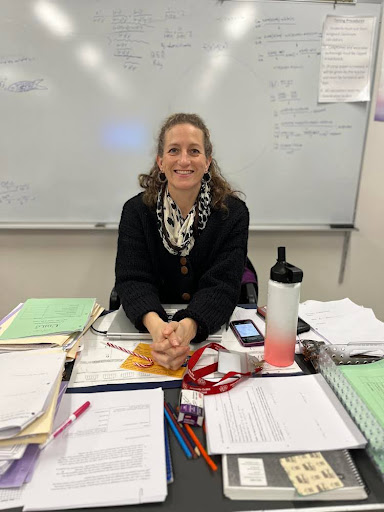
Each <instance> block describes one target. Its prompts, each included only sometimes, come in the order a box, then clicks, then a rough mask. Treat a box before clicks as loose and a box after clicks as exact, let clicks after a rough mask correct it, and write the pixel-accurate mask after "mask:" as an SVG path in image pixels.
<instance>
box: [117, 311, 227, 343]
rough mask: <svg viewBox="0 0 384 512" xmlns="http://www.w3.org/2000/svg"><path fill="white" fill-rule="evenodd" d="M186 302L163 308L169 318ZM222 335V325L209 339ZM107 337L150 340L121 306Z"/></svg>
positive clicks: (147, 333) (218, 337) (217, 338)
mask: <svg viewBox="0 0 384 512" xmlns="http://www.w3.org/2000/svg"><path fill="white" fill-rule="evenodd" d="M186 306H187V304H165V305H164V309H165V312H166V313H167V315H168V319H169V320H171V319H172V317H173V315H174V314H175V313H176V311H178V310H180V309H185V308H186ZM222 337H223V327H221V328H220V329H219V330H218V331H217V332H215V333H214V334H211V335H210V336H209V339H210V340H212V341H221V339H222ZM107 338H108V339H109V340H151V339H152V338H151V335H150V334H149V332H140V331H138V330H137V329H136V327H135V326H134V325H133V323H132V322H131V321H130V320H129V318H128V317H127V315H126V314H125V311H124V309H123V307H122V306H120V308H119V309H118V311H117V313H116V316H115V318H114V319H113V321H112V323H111V325H110V327H109V329H108V331H107Z"/></svg>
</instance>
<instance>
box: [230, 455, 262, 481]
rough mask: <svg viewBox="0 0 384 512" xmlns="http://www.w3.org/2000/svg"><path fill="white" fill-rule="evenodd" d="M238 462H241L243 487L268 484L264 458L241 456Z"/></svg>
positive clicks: (240, 470) (240, 469)
mask: <svg viewBox="0 0 384 512" xmlns="http://www.w3.org/2000/svg"><path fill="white" fill-rule="evenodd" d="M237 463H238V464H239V475H240V485H241V486H242V487H243V486H266V485H267V477H266V474H265V468H264V462H263V459H250V458H243V459H242V458H241V457H239V458H238V459H237Z"/></svg>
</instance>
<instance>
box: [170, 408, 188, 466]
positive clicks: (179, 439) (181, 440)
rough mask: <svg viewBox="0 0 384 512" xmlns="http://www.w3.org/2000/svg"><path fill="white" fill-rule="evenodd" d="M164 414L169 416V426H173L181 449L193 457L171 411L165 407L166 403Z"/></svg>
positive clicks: (172, 428)
mask: <svg viewBox="0 0 384 512" xmlns="http://www.w3.org/2000/svg"><path fill="white" fill-rule="evenodd" d="M164 414H165V417H166V418H167V421H168V423H169V426H170V427H171V430H172V432H173V433H174V434H175V437H176V439H177V440H178V441H179V445H180V446H181V449H182V450H183V452H184V453H185V455H186V456H187V458H188V459H192V454H191V452H190V451H189V449H188V447H187V445H186V444H185V442H184V440H183V438H182V437H181V435H180V434H179V431H178V430H177V428H176V425H175V423H174V422H173V421H172V419H171V417H170V415H169V412H168V411H167V409H166V407H165V404H164Z"/></svg>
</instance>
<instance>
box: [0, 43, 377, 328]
mask: <svg viewBox="0 0 384 512" xmlns="http://www.w3.org/2000/svg"><path fill="white" fill-rule="evenodd" d="M383 42H384V35H383V33H382V35H381V47H382V46H383ZM381 50H382V48H381ZM379 62H381V57H380V56H379ZM378 78H379V77H378V76H377V77H376V87H375V90H377V82H378V80H377V79H378ZM372 103H373V105H374V104H375V97H374V98H373V102H372ZM371 119H373V112H372V113H371ZM383 191H384V123H379V122H374V121H373V120H371V122H370V126H369V130H368V139H367V144H366V151H365V157H364V165H363V172H362V179H361V185H360V193H359V200H358V208H357V217H356V226H357V228H358V229H359V231H358V232H355V233H353V234H352V237H351V243H350V248H349V253H348V258H347V265H346V270H345V277H344V282H343V283H342V284H341V285H339V284H338V276H339V271H340V264H341V257H342V247H343V236H342V234H340V233H329V234H326V233H292V232H289V233H287V232H269V233H265V232H261V233H260V232H251V233H250V240H249V256H250V258H251V260H252V262H253V263H254V265H255V267H256V269H257V272H258V275H259V282H260V297H259V302H260V303H265V302H266V285H267V281H268V276H269V269H270V267H271V265H272V264H273V263H274V261H275V258H276V248H277V246H278V245H285V246H286V247H287V255H288V261H290V262H291V263H294V264H295V265H297V266H299V267H301V268H302V269H303V270H304V281H303V287H302V294H301V298H302V300H306V299H309V298H312V299H318V300H332V299H339V298H343V297H350V298H351V299H352V300H353V301H355V302H356V303H358V304H363V305H364V306H367V307H372V308H373V310H374V311H375V313H376V316H377V317H378V318H380V319H381V320H383V321H384V192H383ZM116 240H117V233H116V232H104V233H103V232H95V231H58V232H53V231H26V230H22V231H18V230H15V231H7V230H3V231H0V285H1V288H0V290H1V291H0V317H2V316H4V315H5V314H6V313H7V312H8V311H9V310H10V309H11V308H12V307H14V306H15V305H17V304H18V303H19V302H22V301H24V300H25V299H27V298H28V297H65V296H67V297H70V296H74V297H75V296H77V297H80V296H83V297H97V300H98V302H99V303H100V304H101V305H103V306H104V307H108V297H109V293H110V290H111V288H112V286H113V282H114V260H115V254H116Z"/></svg>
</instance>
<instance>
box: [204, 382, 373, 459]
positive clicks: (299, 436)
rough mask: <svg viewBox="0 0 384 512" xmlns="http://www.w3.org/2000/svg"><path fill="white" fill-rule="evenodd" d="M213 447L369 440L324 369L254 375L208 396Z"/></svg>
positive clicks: (292, 447) (349, 444)
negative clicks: (285, 374)
mask: <svg viewBox="0 0 384 512" xmlns="http://www.w3.org/2000/svg"><path fill="white" fill-rule="evenodd" d="M204 405H205V421H206V426H207V439H208V448H209V452H210V453H212V454H224V453H257V452H258V453H266V452H276V453H277V452H289V451H292V452H301V451H321V450H338V449H342V448H358V447H362V446H364V445H365V444H366V440H365V438H364V436H363V435H362V434H361V432H360V431H359V430H358V428H357V427H356V425H355V424H354V423H353V421H352V420H351V418H350V417H349V415H348V413H347V412H346V411H345V409H344V408H343V406H342V405H341V403H340V402H339V401H338V399H337V398H336V396H335V394H334V393H333V391H332V390H331V388H330V387H329V386H328V384H327V383H326V381H325V379H324V377H323V376H322V375H319V374H318V375H303V376H297V377H293V376H291V377H279V378H274V377H271V378H263V377H261V378H253V379H252V378H251V379H248V380H247V381H245V382H242V383H241V384H239V385H238V386H236V387H235V388H233V389H232V390H230V391H228V392H226V393H220V394H218V395H209V396H205V397H204Z"/></svg>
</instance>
